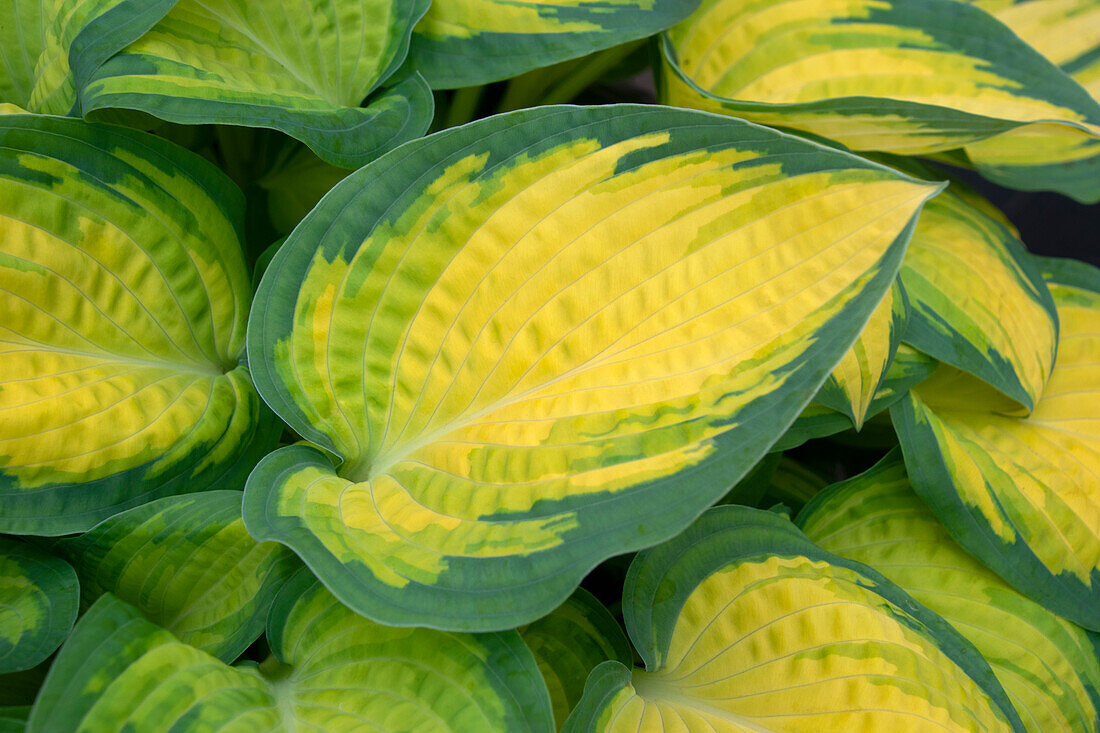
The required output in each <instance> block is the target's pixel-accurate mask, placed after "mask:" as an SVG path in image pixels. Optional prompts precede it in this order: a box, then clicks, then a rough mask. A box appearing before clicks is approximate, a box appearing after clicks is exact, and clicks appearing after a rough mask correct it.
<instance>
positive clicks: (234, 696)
mask: <svg viewBox="0 0 1100 733" xmlns="http://www.w3.org/2000/svg"><path fill="white" fill-rule="evenodd" d="M297 580H299V581H302V582H294V581H292V583H291V584H290V585H289V586H288V587H287V588H286V589H285V590H284V592H283V593H280V595H279V597H278V598H277V599H276V602H275V606H274V607H273V608H272V616H271V623H270V626H269V629H268V634H269V639H270V641H271V645H272V648H273V650H274V651H275V654H276V657H271V658H269V659H268V660H267V661H265V662H263V663H262V664H260V665H259V667H258V668H257V667H255V666H254V665H247V666H241V667H229V666H226V665H225V664H223V663H222V662H219V661H218V660H217V659H215V658H213V657H211V656H210V655H208V654H206V653H205V652H202V651H199V650H198V649H195V648H194V647H191V646H188V645H187V644H183V643H181V642H180V641H178V640H177V639H176V638H175V637H173V636H172V635H171V634H170V633H168V632H167V631H165V630H163V629H161V628H159V627H157V626H155V625H154V624H152V623H151V622H149V621H148V620H146V619H145V618H144V617H143V616H142V615H141V614H140V613H139V612H138V611H137V610H136V609H134V608H133V607H132V606H129V605H127V604H126V603H124V602H122V601H120V600H118V599H117V598H115V597H114V596H113V595H110V594H106V595H104V596H103V597H101V598H100V599H99V600H98V601H96V603H95V605H93V606H92V607H91V609H89V610H88V612H87V613H86V614H85V615H84V616H83V618H81V620H80V622H79V623H78V624H77V626H76V629H75V630H74V631H73V634H72V636H71V637H70V638H69V640H68V641H67V642H66V643H65V645H64V646H63V647H62V648H61V652H60V653H59V654H58V657H57V661H56V662H55V663H54V666H53V668H52V669H51V670H50V675H49V677H48V678H47V679H46V684H45V686H44V687H43V688H42V692H41V693H40V694H39V697H38V699H37V701H36V702H35V706H34V709H33V710H32V711H31V717H30V722H29V725H28V726H27V731H28V733H46V732H47V731H48V732H49V733H53V732H54V731H62V730H63V731H72V732H73V733H84V732H87V733H115V732H118V733H121V732H122V731H131V730H137V731H153V730H169V729H170V730H172V731H173V733H190V732H192V731H194V732H196V733H197V732H198V731H203V732H204V733H206V732H212V731H218V732H220V733H229V732H230V731H234V732H238V731H239V732H240V733H252V732H253V731H297V730H323V731H332V733H339V732H340V731H349V732H350V731H360V730H371V731H394V732H395V733H396V732H397V731H408V730H432V731H455V732H456V733H457V732H458V731H469V732H470V733H482V732H483V731H495V730H502V731H503V730H523V731H532V733H548V732H549V731H552V730H553V718H552V717H551V713H550V701H549V698H548V697H547V693H546V688H545V686H544V685H543V683H542V680H541V678H540V677H539V674H538V669H537V667H536V666H535V662H534V659H532V657H531V653H530V652H529V651H528V650H527V648H526V647H525V646H524V645H523V642H522V641H521V640H520V638H519V635H518V634H517V633H516V632H515V631H509V632H504V633H496V634H484V635H476V636H475V635H470V634H450V633H446V632H439V631H430V630H426V629H393V628H387V627H383V626H378V625H376V624H373V623H371V622H370V621H367V620H366V619H364V618H362V617H361V616H357V615H355V614H354V613H352V612H351V611H349V610H348V609H347V608H345V607H344V606H342V605H340V604H339V603H337V602H336V599H334V598H333V597H332V595H331V594H329V593H328V592H327V591H326V590H325V589H324V588H323V587H321V586H320V584H318V583H316V582H315V581H313V579H312V578H311V577H309V576H308V575H307V574H303V575H302V576H299V578H298V579H297ZM303 585H308V586H309V587H308V588H306V589H305V592H304V593H303V594H301V595H299V594H298V593H297V592H298V591H301V590H302V586H303ZM89 659H93V660H95V661H96V664H87V663H86V661H87V660H89Z"/></svg>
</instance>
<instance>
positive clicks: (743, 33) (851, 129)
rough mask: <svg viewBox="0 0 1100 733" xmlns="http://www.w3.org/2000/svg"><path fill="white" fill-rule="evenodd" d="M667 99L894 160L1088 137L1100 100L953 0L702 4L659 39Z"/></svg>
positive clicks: (1099, 120) (1099, 130)
mask: <svg viewBox="0 0 1100 733" xmlns="http://www.w3.org/2000/svg"><path fill="white" fill-rule="evenodd" d="M663 48H664V56H665V71H666V73H665V74H664V80H663V85H662V86H663V90H662V98H663V100H664V101H666V102H668V103H669V104H675V105H678V106H685V107H696V108H700V109H707V110H712V111H716V112H724V113H726V114H732V115H735V116H738V117H744V118H745V119H750V120H753V121H755V122H762V123H765V124H773V125H779V126H782V127H786V128H793V129H797V130H804V131H806V132H810V133H813V134H815V135H820V136H822V137H825V138H829V139H832V140H836V141H838V142H841V143H843V144H844V145H846V146H848V147H849V148H851V149H853V150H884V151H889V152H895V153H903V154H906V155H916V154H922V153H933V152H936V151H942V150H948V149H951V148H957V147H961V146H963V145H966V144H968V143H971V142H975V141H978V140H983V139H985V138H989V137H991V136H994V135H997V134H998V133H1003V132H1005V131H1007V130H1012V129H1016V128H1020V127H1021V126H1024V125H1034V124H1036V123H1042V124H1043V125H1044V126H1043V128H1042V130H1051V131H1052V134H1059V135H1061V134H1064V135H1067V136H1073V137H1075V138H1080V139H1083V140H1087V139H1091V138H1097V137H1098V136H1100V127H1098V125H1100V105H1098V104H1097V103H1096V102H1095V101H1094V100H1093V99H1092V97H1090V96H1089V94H1088V93H1087V92H1086V91H1085V90H1084V89H1082V88H1081V87H1080V86H1079V85H1078V84H1077V83H1076V82H1074V81H1073V80H1072V79H1071V78H1069V77H1068V76H1067V75H1066V74H1064V73H1063V72H1062V71H1061V70H1059V69H1058V68H1057V67H1056V66H1054V65H1053V64H1051V63H1050V62H1049V61H1048V60H1046V59H1045V58H1043V57H1042V56H1041V55H1040V54H1039V53H1038V52H1037V51H1035V50H1034V49H1032V48H1031V47H1029V46H1028V45H1027V44H1026V43H1024V42H1023V41H1021V40H1020V39H1019V38H1018V37H1017V36H1016V35H1015V34H1014V33H1012V31H1011V30H1009V29H1008V28H1007V27H1005V26H1004V25H1003V24H1001V23H1000V22H998V21H997V20H995V19H994V18H992V17H991V16H990V15H988V14H987V13H985V12H984V11H982V10H980V9H978V8H975V7H971V6H969V5H967V4H965V3H961V2H956V1H955V0H921V1H920V2H916V1H910V0H894V2H885V1H881V0H846V1H845V2H830V1H829V0H751V1H750V2H744V1H743V0H703V3H702V5H701V6H700V7H699V9H698V10H697V11H696V12H695V13H694V14H692V15H691V16H690V17H689V18H687V19H686V20H685V21H684V22H682V23H680V24H679V25H677V26H675V27H673V28H672V29H670V30H669V31H668V33H667V34H666V36H665V38H664V43H663Z"/></svg>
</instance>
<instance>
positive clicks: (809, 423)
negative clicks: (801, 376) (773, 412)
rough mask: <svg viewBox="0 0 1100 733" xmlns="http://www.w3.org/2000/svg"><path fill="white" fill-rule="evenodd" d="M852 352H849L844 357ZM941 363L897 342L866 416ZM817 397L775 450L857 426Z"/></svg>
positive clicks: (903, 393)
mask: <svg viewBox="0 0 1100 733" xmlns="http://www.w3.org/2000/svg"><path fill="white" fill-rule="evenodd" d="M849 356H850V352H849V355H846V356H845V358H846V359H847V358H849ZM938 363H939V362H937V361H936V360H935V359H933V358H932V357H930V356H928V355H927V354H924V353H921V352H920V351H917V350H916V349H914V348H912V347H911V346H907V345H905V344H904V343H901V344H898V348H897V351H896V352H895V354H894V358H893V359H892V360H891V361H890V367H889V368H888V369H887V370H886V374H885V375H883V378H882V382H881V383H880V384H879V388H878V391H877V392H876V393H875V397H874V399H873V400H871V403H870V404H869V405H868V406H867V408H866V410H865V412H864V416H865V417H864V420H865V421H866V420H867V419H869V418H871V417H874V416H876V415H878V414H880V413H881V412H883V411H884V410H885V409H887V408H888V407H890V405H892V404H894V403H895V402H897V401H898V400H899V399H901V398H902V397H903V396H904V395H905V393H906V392H908V391H909V390H910V389H911V388H912V387H913V386H914V385H916V384H919V383H920V382H922V381H924V380H925V379H927V378H928V377H930V376H931V375H932V373H933V372H934V371H935V370H936V365H937V364H938ZM818 399H820V394H819V396H818V397H816V398H815V401H814V402H811V403H810V404H808V405H806V409H804V410H803V411H802V412H801V413H800V414H799V416H798V419H797V420H795V421H794V423H793V424H792V425H791V426H790V428H788V429H787V432H785V433H784V434H783V437H781V438H780V439H779V440H778V441H777V442H776V443H775V445H773V446H772V450H773V451H783V450H790V449H791V448H796V447H798V446H800V445H802V444H803V443H805V442H806V441H807V440H813V439H814V438H824V437H826V436H829V435H835V434H837V433H841V432H844V431H845V430H850V429H852V428H853V427H854V423H853V422H852V418H851V417H850V416H849V415H847V414H845V413H844V412H842V411H840V410H835V409H833V408H832V407H828V406H826V405H824V404H822V403H821V402H818V401H816V400H818Z"/></svg>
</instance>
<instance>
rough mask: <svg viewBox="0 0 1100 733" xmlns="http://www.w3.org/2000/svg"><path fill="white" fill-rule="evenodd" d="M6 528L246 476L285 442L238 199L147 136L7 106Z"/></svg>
mask: <svg viewBox="0 0 1100 733" xmlns="http://www.w3.org/2000/svg"><path fill="white" fill-rule="evenodd" d="M0 191H2V195H0V311H2V312H3V314H4V318H3V320H2V321H0V426H2V427H0V531H4V532H14V533H31V534H65V533H70V532H76V531H82V530H86V529H88V528H90V527H91V526H92V525H94V524H95V523H96V522H98V521H99V520H101V519H103V518H105V517H107V516H110V515H111V514H113V513H116V512H118V511H120V510H122V509H126V508H129V507H131V506H136V505H138V504H142V503H144V502H146V501H149V500H150V499H154V498H157V497H159V496H165V495H169V494H178V493H182V492H185V491H200V490H203V489H207V488H214V487H217V486H219V485H224V486H229V487H232V488H239V487H240V486H241V485H242V484H243V481H244V476H245V475H246V473H247V472H248V470H249V469H250V468H251V466H252V465H253V464H254V463H255V461H256V459H257V458H258V457H259V455H261V454H262V452H264V451H266V450H267V449H268V447H269V446H270V445H271V444H272V443H273V441H274V440H275V439H276V437H277V435H276V434H275V431H276V430H277V428H276V427H275V423H276V421H275V420H274V419H273V418H272V416H271V414H270V412H268V411H267V409H266V408H265V407H263V405H262V403H261V402H260V399H259V397H258V396H257V395H256V392H255V390H254V389H253V387H252V382H251V379H250V377H249V373H248V369H247V367H246V366H245V365H244V364H243V363H241V362H240V361H239V359H240V357H241V356H242V355H243V348H244V329H245V323H246V318H247V315H248V304H249V295H250V290H251V289H250V287H249V281H248V272H247V271H246V269H245V264H244V257H243V255H242V253H241V249H240V243H239V237H238V231H237V226H236V225H237V222H238V221H239V220H240V207H241V194H240V191H238V190H237V189H235V188H234V187H233V185H232V184H231V183H230V182H229V180H228V179H226V178H225V177H224V176H223V175H222V174H221V173H219V172H218V171H217V170H216V169H215V168H213V166H211V165H209V164H208V163H206V162H205V161H203V160H201V159H199V158H197V157H196V156H194V155H192V154H191V153H188V152H187V151H185V150H183V149H181V148H178V147H176V146H174V145H172V144H170V143H167V142H165V141H163V140H159V139H157V138H155V137H152V136H150V135H146V134H144V133H138V132H133V131H128V130H124V129H122V128H118V127H113V126H97V125H89V124H87V123H85V122H82V121H80V120H70V119H64V118H59V117H46V116H34V115H21V114H9V115H3V116H0Z"/></svg>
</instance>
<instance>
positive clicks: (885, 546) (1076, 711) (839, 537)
mask: <svg viewBox="0 0 1100 733" xmlns="http://www.w3.org/2000/svg"><path fill="white" fill-rule="evenodd" d="M798 523H799V525H800V526H801V527H802V530H803V531H804V532H805V533H806V535H807V536H808V537H809V538H810V539H811V540H813V541H814V542H816V543H817V544H819V545H820V546H821V547H823V548H824V549H826V550H829V551H830V552H834V553H836V554H838V555H841V556H843V557H846V558H848V559H849V560H855V561H858V562H862V563H865V564H867V565H869V566H871V567H873V568H875V569H876V570H878V571H880V572H881V573H882V574H883V575H885V576H886V577H887V578H889V579H890V580H891V581H893V582H894V583H897V584H898V585H899V586H901V588H902V589H904V590H905V591H906V592H907V593H909V594H911V595H912V596H913V597H914V598H915V599H916V600H917V601H919V602H920V603H922V604H923V605H925V606H927V607H928V608H930V609H931V610H932V611H935V612H936V613H938V614H940V615H941V616H942V617H943V618H944V619H946V620H947V621H948V622H949V623H951V625H952V626H954V627H955V629H956V630H958V631H959V633H961V634H962V635H963V636H965V637H966V638H967V639H968V640H969V641H970V642H971V643H973V644H974V646H975V647H976V648H977V649H978V651H979V652H981V653H982V655H983V656H984V657H985V658H986V660H988V661H989V663H990V665H991V666H992V668H993V672H994V674H996V675H997V679H998V680H1000V682H1001V684H1002V685H1003V686H1004V688H1005V691H1006V692H1007V693H1008V696H1009V697H1010V698H1011V699H1012V703H1013V705H1014V706H1015V707H1016V711H1017V712H1018V713H1019V715H1020V718H1021V719H1022V720H1023V722H1024V723H1025V725H1026V726H1027V729H1028V730H1029V731H1032V732H1033V733H1046V732H1047V731H1054V730H1066V731H1096V730H1097V729H1098V726H1100V660H1098V659H1097V657H1096V652H1095V647H1094V646H1093V640H1092V639H1090V638H1089V636H1090V634H1089V632H1087V631H1085V630H1084V629H1082V628H1081V627H1080V626H1077V625H1076V624H1073V623H1070V622H1069V621H1066V620H1064V619H1061V618H1059V617H1058V616H1056V615H1054V614H1053V613H1051V612H1050V611H1048V610H1046V609H1045V608H1043V607H1042V606H1040V605H1039V604H1037V603H1035V602H1034V601H1030V600H1028V599H1027V598H1025V597H1024V596H1022V595H1020V594H1019V593H1018V592H1016V591H1015V590H1013V589H1012V588H1011V587H1010V586H1009V585H1008V584H1007V583H1005V582H1004V580H1002V579H1001V578H1000V577H998V576H997V575H996V574H995V573H993V572H992V571H991V570H989V569H988V568H987V567H985V566H984V565H982V564H981V563H980V562H978V561H977V560H975V559H974V557H973V556H971V555H970V554H968V553H967V552H966V551H965V550H963V549H962V548H961V547H959V546H958V545H957V544H955V542H954V541H952V540H951V537H950V535H949V534H948V533H947V530H946V529H945V528H944V526H943V525H942V524H940V522H939V521H938V520H937V519H936V517H935V515H934V514H932V511H931V510H930V509H929V508H928V506H927V505H926V504H925V503H924V502H923V501H921V500H920V498H919V497H918V496H917V495H916V494H915V493H914V492H913V489H912V487H911V486H910V485H909V481H908V478H907V477H906V474H905V467H904V465H902V463H901V460H900V456H898V455H894V456H891V457H888V458H887V459H885V460H883V461H882V462H881V463H880V464H879V465H877V466H875V467H874V468H873V469H871V470H870V471H867V472H866V473H864V474H861V475H860V476H857V477H856V478H853V479H851V480H849V481H846V482H844V483H842V484H838V485H836V486H833V487H831V488H830V489H828V490H826V491H825V492H823V493H822V494H820V495H818V497H817V498H816V499H815V500H814V501H813V503H812V504H811V505H810V506H808V507H807V508H806V510H805V511H804V512H803V513H802V514H801V515H799V518H798Z"/></svg>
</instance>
